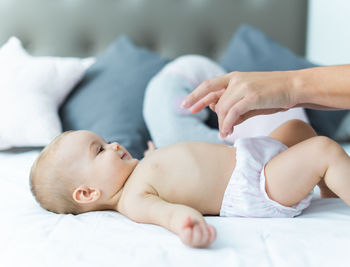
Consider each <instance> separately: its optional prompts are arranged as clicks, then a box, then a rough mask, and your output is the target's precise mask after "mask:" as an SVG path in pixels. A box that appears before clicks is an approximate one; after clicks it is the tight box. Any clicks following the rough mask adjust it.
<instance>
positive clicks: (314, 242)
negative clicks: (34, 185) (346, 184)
mask: <svg viewBox="0 0 350 267" xmlns="http://www.w3.org/2000/svg"><path fill="white" fill-rule="evenodd" d="M347 148H350V147H349V146H347ZM348 151H350V149H349V150H348ZM37 153H38V152H33V151H32V152H25V153H20V154H8V153H0V188H1V193H0V211H1V220H0V266H1V267H9V266H16V267H18V266H26V267H31V266H33V267H55V266H60V267H61V266H74V267H77V266H85V267H90V266H94V267H96V266H118V267H121V266H152V267H156V266H162V267H163V266H167V267H170V266H181V267H182V266H203V267H204V266H210V267H212V266H278V267H284V266H293V267H303V266H308V267H310V266H318V267H319V266H337V267H339V266H349V264H350V253H349V247H350V208H349V207H348V206H346V205H345V204H344V203H343V202H342V200H340V199H320V198H319V197H318V196H317V195H315V198H314V199H313V201H312V204H311V206H310V207H309V208H308V209H307V210H306V211H305V212H304V213H303V214H302V215H301V216H299V217H297V218H293V219H252V218H220V217H206V220H207V221H208V222H209V223H211V224H213V225H214V226H215V227H216V229H217V233H218V236H217V240H216V241H215V242H214V243H213V244H212V246H210V247H209V248H207V249H192V248H189V247H186V246H184V245H183V244H182V243H181V241H180V240H179V239H178V237H177V236H175V235H173V234H172V233H170V232H168V231H167V230H165V229H163V228H161V227H158V226H154V225H144V224H137V223H134V222H132V221H130V220H128V219H127V218H125V217H123V216H122V215H120V214H118V213H116V212H112V211H108V212H107V211H104V212H91V213H86V214H81V215H78V216H73V215H57V214H52V213H50V212H47V211H44V210H43V209H41V208H40V207H39V206H38V205H37V204H36V202H35V201H34V198H33V197H32V195H31V193H30V191H29V185H28V173H29V169H30V166H31V163H32V161H33V160H34V158H35V157H36V155H37Z"/></svg>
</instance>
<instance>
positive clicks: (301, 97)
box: [288, 69, 312, 106]
mask: <svg viewBox="0 0 350 267" xmlns="http://www.w3.org/2000/svg"><path fill="white" fill-rule="evenodd" d="M288 76H289V82H290V88H289V89H290V97H291V100H292V104H293V106H299V104H303V103H309V102H310V99H312V96H311V95H312V91H311V90H310V86H309V84H310V75H308V71H307V69H302V70H293V71H288Z"/></svg>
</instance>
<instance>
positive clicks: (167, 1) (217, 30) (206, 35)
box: [0, 0, 307, 59]
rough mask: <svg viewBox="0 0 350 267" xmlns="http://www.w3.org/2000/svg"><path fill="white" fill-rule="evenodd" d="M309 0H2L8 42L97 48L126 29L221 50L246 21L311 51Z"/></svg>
mask: <svg viewBox="0 0 350 267" xmlns="http://www.w3.org/2000/svg"><path fill="white" fill-rule="evenodd" d="M306 14H307V1H306V0H293V1H289V0H284V1H281V0H0V45H2V44H3V43H4V42H5V41H6V40H7V39H8V38H9V37H10V36H12V35H15V36H17V37H19V38H20V39H21V40H22V42H23V44H24V46H25V47H26V49H27V50H28V51H30V52H31V53H32V54H34V55H51V56H80V57H86V56H94V55H96V54H97V53H98V52H100V51H102V50H103V49H105V48H106V47H107V46H108V45H109V44H110V43H111V42H112V41H113V40H114V39H115V38H116V37H117V36H118V35H120V34H122V33H126V34H128V35H129V36H130V37H131V38H132V39H133V40H134V41H135V42H136V43H137V44H139V45H143V46H146V47H148V48H150V49H152V50H155V51H158V52H160V53H161V54H162V55H165V56H167V57H170V58H174V57H177V56H179V55H182V54H189V53H198V54H203V55H206V56H209V57H211V58H214V59H216V58H218V57H219V56H220V55H221V53H222V51H223V50H224V49H225V47H226V45H227V44H228V41H229V39H230V38H231V36H232V34H233V33H234V32H235V31H236V28H237V27H238V26H239V25H240V24H241V23H249V24H251V25H253V26H256V27H258V28H260V29H262V30H263V31H265V32H266V33H267V34H268V35H270V36H271V37H272V38H274V39H275V40H276V41H278V42H280V43H281V44H282V45H285V46H287V47H289V48H290V49H291V50H293V51H294V52H295V53H297V54H299V55H303V54H304V47H305V31H306V30H305V29H306V25H305V24H306Z"/></svg>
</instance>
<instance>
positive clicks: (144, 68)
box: [59, 36, 167, 159]
mask: <svg viewBox="0 0 350 267" xmlns="http://www.w3.org/2000/svg"><path fill="white" fill-rule="evenodd" d="M166 63H167V59H165V58H163V57H161V56H160V55H158V54H156V53H153V52H151V51H149V50H147V49H145V48H141V47H138V46H136V45H135V44H134V43H133V42H132V41H131V40H130V39H129V38H128V37H127V36H121V37H120V38H118V39H117V40H116V41H115V42H114V43H113V44H112V45H111V46H110V47H109V48H108V49H107V50H106V51H105V52H104V53H102V54H101V55H99V56H98V57H97V59H96V63H95V64H94V65H92V66H91V67H90V68H89V69H88V70H87V72H86V74H85V76H84V78H83V79H82V81H81V82H80V83H79V84H78V85H77V86H76V87H75V88H74V89H73V90H72V92H71V94H70V95H69V96H68V97H67V98H66V100H65V102H64V103H63V104H62V105H61V107H60V110H59V115H60V117H61V121H62V125H63V130H64V131H66V130H70V129H74V130H78V129H86V130H90V131H93V132H95V133H97V134H98V135H100V136H101V137H102V138H104V139H105V140H106V141H117V142H119V143H120V144H121V145H122V146H124V147H125V148H126V149H127V150H128V151H129V152H130V153H131V154H132V155H133V156H134V157H136V158H138V159H140V158H142V157H143V152H144V151H145V150H146V148H147V140H149V139H150V137H149V133H148V130H147V128H146V125H145V122H144V120H143V116H142V105H143V97H144V92H145V88H146V86H147V83H148V82H149V80H150V79H151V78H152V77H153V76H154V75H155V74H156V73H157V72H158V71H159V70H160V69H161V68H162V67H163V66H164V65H165V64H166Z"/></svg>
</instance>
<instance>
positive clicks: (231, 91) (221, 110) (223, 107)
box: [215, 83, 242, 137]
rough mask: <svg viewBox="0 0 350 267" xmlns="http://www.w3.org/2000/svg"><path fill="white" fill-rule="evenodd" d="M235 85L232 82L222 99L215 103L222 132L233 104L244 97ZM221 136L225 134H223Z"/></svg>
mask: <svg viewBox="0 0 350 267" xmlns="http://www.w3.org/2000/svg"><path fill="white" fill-rule="evenodd" d="M234 86H235V85H234V84H231V83H230V84H229V86H228V87H227V89H226V90H225V91H224V93H223V94H222V96H221V97H220V99H219V100H218V102H217V104H216V105H215V112H216V114H217V116H218V122H219V130H220V133H223V129H222V126H223V121H224V119H225V117H226V114H227V113H228V112H229V110H230V109H231V108H232V106H234V105H235V104H236V103H237V102H239V101H240V100H241V99H242V96H241V94H240V93H239V92H240V91H239V90H236V88H234ZM221 137H223V136H222V135H221Z"/></svg>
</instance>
